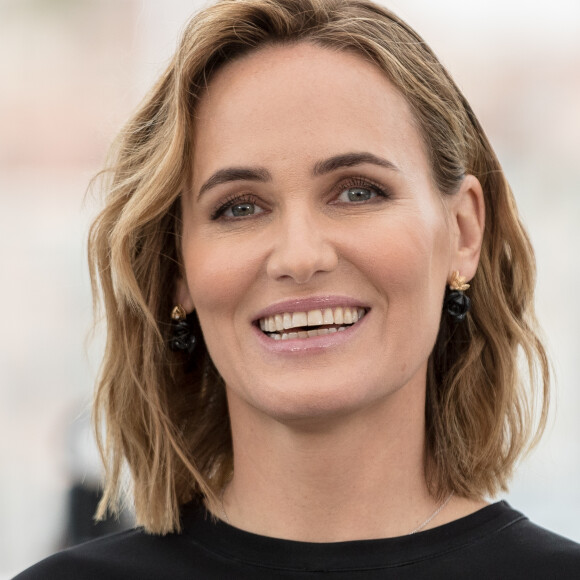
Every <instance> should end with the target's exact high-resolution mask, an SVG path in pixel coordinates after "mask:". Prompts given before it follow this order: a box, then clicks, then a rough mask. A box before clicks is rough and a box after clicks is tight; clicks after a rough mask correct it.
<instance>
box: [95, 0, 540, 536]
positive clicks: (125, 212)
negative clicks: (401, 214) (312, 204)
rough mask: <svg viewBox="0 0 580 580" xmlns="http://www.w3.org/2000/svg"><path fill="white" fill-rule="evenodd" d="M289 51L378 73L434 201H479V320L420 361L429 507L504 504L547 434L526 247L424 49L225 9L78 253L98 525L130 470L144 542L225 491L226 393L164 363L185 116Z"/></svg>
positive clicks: (203, 23)
mask: <svg viewBox="0 0 580 580" xmlns="http://www.w3.org/2000/svg"><path fill="white" fill-rule="evenodd" d="M301 41H302V42H310V43H314V44H316V45H319V46H322V47H328V48H331V49H334V50H344V51H350V52H352V53H355V54H358V55H360V56H361V57H362V58H364V59H367V60H370V61H371V62H373V63H374V64H375V65H376V66H377V67H379V68H380V69H381V70H382V71H383V72H384V73H385V75H386V76H387V77H388V78H389V79H390V81H391V82H392V83H393V84H394V85H395V86H396V87H397V88H398V90H399V91H400V92H401V94H402V95H404V97H405V98H406V100H407V101H408V103H409V104H410V106H411V108H412V111H413V113H414V116H415V118H416V121H417V124H418V126H419V128H420V130H421V133H422V136H423V139H424V141H425V144H426V149H427V151H428V152H429V155H430V161H431V166H432V172H433V177H434V179H435V182H436V183H437V186H438V188H439V189H440V191H441V192H442V195H453V193H454V192H455V191H456V189H457V187H458V185H459V183H460V182H461V180H462V179H463V177H464V176H465V175H466V174H473V175H475V176H476V177H477V178H478V179H479V181H480V182H481V185H482V187H483V191H484V195H485V204H486V224H485V235H484V239H483V247H482V253H481V261H480V264H479V269H478V271H477V273H476V275H475V278H474V279H473V281H472V287H471V290H470V291H469V292H470V295H471V299H472V304H473V307H472V310H471V312H470V314H469V316H468V319H467V322H466V323H464V324H463V325H453V324H452V323H450V322H449V320H448V318H447V317H446V316H445V315H444V316H442V320H441V328H440V332H439V336H438V338H437V342H436V345H435V348H434V350H433V353H432V355H431V358H430V361H429V369H428V376H427V404H426V420H427V432H426V449H427V453H426V456H427V458H428V460H427V465H426V469H427V471H426V473H427V476H428V484H429V486H430V489H431V492H432V493H433V495H434V496H438V497H441V495H442V494H443V493H446V492H448V491H453V492H455V493H456V494H457V495H460V496H464V497H472V498H473V497H482V496H483V495H485V494H489V495H494V494H495V493H497V491H498V490H500V489H502V490H503V489H506V485H507V481H508V480H509V477H510V475H511V472H512V470H513V467H514V464H515V462H516V460H517V458H518V457H519V456H520V455H521V453H522V452H523V451H524V450H525V449H526V448H527V446H528V444H529V443H530V440H535V439H534V437H533V436H534V434H535V436H536V438H537V437H539V434H540V433H541V431H542V429H543V427H544V424H545V420H546V414H547V402H548V386H549V370H548V361H547V357H546V353H545V350H544V348H543V346H542V343H541V342H540V340H539V339H538V336H537V334H536V331H535V318H534V309H533V291H534V284H535V265H534V256H533V252H532V248H531V246H530V242H529V240H528V237H527V236H526V233H525V231H524V229H523V227H522V225H521V223H520V221H519V218H518V214H517V210H516V206H515V203H514V199H513V196H512V193H511V190H510V187H509V185H508V183H507V181H506V179H505V177H504V174H503V172H502V169H501V166H500V164H499V162H498V160H497V158H496V156H495V154H494V152H493V150H492V148H491V146H490V144H489V142H488V140H487V138H486V136H485V134H484V132H483V130H482V128H481V126H480V125H479V122H478V121H477V119H476V117H475V115H474V113H473V111H472V110H471V108H470V106H469V104H468V103H467V101H466V100H465V98H464V97H463V95H462V94H461V92H460V91H459V89H458V88H457V86H456V85H455V84H454V82H453V81H452V79H451V77H450V76H449V74H448V73H447V71H446V70H445V69H444V68H443V66H442V65H441V64H440V63H439V61H438V60H437V58H436V57H435V56H434V54H433V53H432V52H431V50H430V49H429V47H428V46H427V45H426V44H425V42H424V41H423V40H422V39H421V37H420V36H418V35H417V33H416V32H414V31H413V30H412V29H411V28H410V27H409V26H408V25H407V24H405V23H404V22H402V21H401V20H400V19H399V18H397V17H396V16H395V15H394V14H393V13H391V12H389V11H388V10H386V9H384V8H382V7H379V6H377V5H375V4H373V3H371V2H368V1H365V0H222V1H221V2H218V3H217V4H215V5H214V6H211V7H209V8H207V9H205V10H203V11H202V12H200V13H199V14H197V15H196V16H194V17H193V19H192V20H191V21H190V22H189V24H188V26H187V28H186V30H185V32H184V34H183V38H182V39H181V43H180V45H179V47H178V49H177V51H176V53H175V55H174V57H173V60H172V61H171V63H170V65H169V66H168V68H167V70H166V71H165V72H164V74H163V75H162V76H161V78H160V79H159V81H158V82H157V84H156V85H155V86H154V88H153V90H152V91H151V92H150V93H149V95H148V96H147V98H146V99H145V100H144V102H143V103H142V105H141V106H140V108H139V109H138V111H137V112H136V114H135V115H134V117H133V118H132V119H131V120H130V121H129V122H128V123H127V125H126V126H125V128H124V129H123V130H122V132H121V133H120V135H119V136H118V138H117V140H116V142H115V145H114V147H113V148H112V152H111V156H110V159H109V163H108V166H107V168H106V169H105V170H104V171H103V172H102V174H101V178H102V181H103V187H104V189H105V191H106V194H107V197H106V205H105V208H104V209H103V211H102V212H101V213H100V215H99V216H98V217H97V218H96V220H95V222H94V223H93V225H92V227H91V230H90V236H89V261H90V269H91V277H92V282H93V291H94V294H95V297H96V298H95V300H97V294H100V296H102V302H103V304H104V309H105V315H106V322H107V343H106V352H105V356H104V361H103V365H102V371H101V375H100V377H99V381H98V388H97V393H96V402H95V415H94V416H95V424H96V426H97V432H98V435H99V443H100V446H101V449H102V453H103V456H104V458H105V464H106V470H107V471H106V487H105V492H104V497H103V500H102V502H101V504H100V506H99V510H98V514H97V516H98V517H103V516H104V514H105V513H106V511H107V509H108V508H111V509H113V510H115V509H117V507H118V496H119V486H120V482H121V480H122V472H123V466H124V465H125V464H126V465H127V466H128V468H129V472H130V476H131V480H132V484H133V490H132V491H133V498H134V507H135V511H136V516H137V521H138V523H139V524H141V525H143V526H144V527H145V529H146V530H148V531H149V532H152V533H167V532H169V531H173V530H178V529H179V509H180V506H181V505H182V504H183V503H185V502H187V501H189V500H191V499H192V498H195V497H198V498H201V497H203V498H205V500H206V501H207V502H208V503H209V505H210V506H214V507H215V505H216V501H217V500H216V494H217V493H219V490H220V489H221V487H222V486H223V485H224V484H225V482H226V481H227V480H228V478H229V477H230V476H231V470H232V444H231V433H230V425H229V418H228V411H227V403H226V398H225V389H224V384H223V381H222V379H221V378H220V376H219V373H218V372H217V371H216V369H215V368H214V366H213V364H212V361H211V359H210V357H209V355H208V353H207V350H206V349H205V346H204V344H203V340H202V339H201V335H200V333H199V329H198V340H199V342H201V344H199V345H198V347H197V350H196V351H195V353H194V355H193V357H192V359H191V360H189V361H186V360H184V359H183V356H182V355H179V354H175V353H173V352H171V351H170V350H168V348H167V343H168V336H169V324H168V323H169V317H170V312H171V308H172V306H173V298H174V296H175V289H176V280H177V279H178V277H179V276H180V275H181V271H182V270H181V256H180V232H181V220H180V194H181V191H182V187H183V185H184V184H185V183H188V181H189V180H190V178H191V175H190V173H189V172H190V169H189V168H190V161H191V156H192V151H193V148H194V143H192V135H193V133H194V131H193V125H194V123H195V115H194V111H195V107H196V104H197V102H198V100H199V99H200V97H201V96H202V95H203V93H204V89H205V87H206V86H207V83H208V82H209V81H210V80H211V78H212V75H213V74H214V73H215V71H216V70H217V69H218V68H219V67H220V66H222V65H223V64H224V63H227V62H230V61H231V60H232V59H235V58H239V57H240V56H242V55H244V54H247V53H248V52H251V51H255V50H256V49H258V48H262V47H265V46H268V45H272V44H276V43H291V42H301ZM520 355H523V357H524V359H525V360H526V361H527V364H528V369H529V382H528V381H526V377H525V375H526V374H527V373H523V375H522V372H521V369H520V368H519V358H520ZM528 387H529V390H528ZM536 399H537V402H538V407H539V409H540V413H539V415H538V416H539V420H538V421H536V422H534V414H533V411H534V401H535V400H536ZM103 420H104V421H103ZM103 422H104V424H105V427H106V430H105V435H104V436H101V431H100V429H99V427H100V426H101V423H103Z"/></svg>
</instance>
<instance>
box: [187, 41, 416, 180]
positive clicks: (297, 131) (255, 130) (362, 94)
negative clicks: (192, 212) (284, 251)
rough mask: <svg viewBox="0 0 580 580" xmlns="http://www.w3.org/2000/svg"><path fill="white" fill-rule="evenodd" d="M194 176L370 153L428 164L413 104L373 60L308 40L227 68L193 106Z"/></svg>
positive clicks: (272, 48) (400, 161)
mask: <svg viewBox="0 0 580 580" xmlns="http://www.w3.org/2000/svg"><path fill="white" fill-rule="evenodd" d="M194 140H195V153H194V160H193V162H194V176H195V175H196V173H197V174H198V175H199V173H200V171H201V172H202V173H205V172H206V170H207V171H211V170H212V169H215V168H217V167H219V166H220V165H221V164H222V163H226V162H227V163H229V164H231V163H238V164H246V163H248V162H255V163H259V164H260V165H263V164H264V163H265V162H267V161H268V159H272V160H273V161H274V162H277V161H280V160H281V159H285V158H287V157H291V158H292V159H294V160H297V158H300V159H304V160H306V159H307V158H320V157H324V156H327V155H334V154H337V153H341V152H345V151H354V150H364V151H367V150H368V151H373V152H374V153H376V154H378V155H388V157H389V159H390V160H391V161H393V163H395V164H397V165H399V166H404V165H405V164H408V163H412V162H413V160H414V161H417V162H420V163H421V165H423V164H424V162H425V155H424V152H423V142H422V139H421V137H420V134H419V131H418V129H417V127H416V123H415V120H414V117H413V115H412V113H411V110H410V107H409V105H408V104H407V102H406V100H405V99H404V97H403V96H402V95H401V93H400V92H399V91H398V90H397V89H396V88H395V86H394V85H393V84H392V83H391V82H390V81H389V80H388V78H387V77H386V75H385V73H384V72H383V71H381V70H380V69H379V68H378V67H377V66H376V65H375V64H373V63H370V62H368V61H366V60H364V59H363V58H362V57H361V56H359V55H356V54H353V53H352V52H346V51H338V50H332V49H328V48H324V47H320V46H317V45H314V44H311V43H306V42H304V43H295V44H290V45H276V46H270V47H266V48H263V49H260V50H259V51H255V52H252V53H250V54H249V55H246V56H244V57H242V58H240V59H238V60H235V61H233V62H231V63H228V64H227V65H225V66H224V67H222V68H221V69H220V70H219V71H218V72H217V73H216V74H215V76H214V77H213V78H212V80H211V81H210V83H209V85H208V88H207V91H206V93H205V94H204V95H203V96H202V98H201V99H200V102H199V106H198V108H197V111H196V123H195V136H194Z"/></svg>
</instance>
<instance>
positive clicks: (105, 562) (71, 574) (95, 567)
mask: <svg viewBox="0 0 580 580" xmlns="http://www.w3.org/2000/svg"><path fill="white" fill-rule="evenodd" d="M179 541H180V537H179V536H178V535H174V534H171V535H168V536H154V535H150V534H147V533H145V532H144V531H143V530H142V529H141V528H136V529H133V530H128V531H125V532H119V533H116V534H111V535H108V536H103V537H102V538H98V539H96V540H92V541H90V542H86V543H84V544H80V545H78V546H74V547H73V548H69V549H67V550H63V551H62V552H58V553H56V554H54V555H52V556H50V557H48V558H46V559H45V560H42V561H40V562H38V563H37V564H35V565H34V566H32V567H30V568H28V569H27V570H24V571H23V572H21V573H20V574H19V575H18V576H16V577H15V578H14V580H41V579H42V580H53V579H54V580H56V579H58V580H69V579H70V580H73V579H74V580H78V579H79V578H82V579H83V580H93V579H94V580H97V579H99V580H102V579H103V578H107V579H108V580H125V579H129V578H131V579H133V578H140V579H142V580H148V579H150V578H151V579H153V578H159V577H160V575H159V570H160V569H161V570H164V571H165V572H166V571H167V570H166V562H167V561H170V560H171V559H170V557H169V555H168V552H171V551H172V549H174V544H175V543H176V542H179Z"/></svg>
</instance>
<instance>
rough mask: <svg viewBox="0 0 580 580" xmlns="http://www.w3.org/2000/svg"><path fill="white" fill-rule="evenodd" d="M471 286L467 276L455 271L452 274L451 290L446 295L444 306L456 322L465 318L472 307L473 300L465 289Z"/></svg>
mask: <svg viewBox="0 0 580 580" xmlns="http://www.w3.org/2000/svg"><path fill="white" fill-rule="evenodd" d="M468 288H469V284H466V283H465V278H464V277H463V276H460V275H459V272H457V271H455V272H453V274H451V280H450V281H449V292H447V295H446V296H445V302H444V304H443V305H444V308H445V309H446V310H447V313H448V314H449V316H451V318H453V320H454V321H455V322H461V321H462V320H465V317H466V316H467V313H468V312H469V309H470V307H471V300H470V299H469V296H466V295H465V294H464V292H465V290H467V289H468Z"/></svg>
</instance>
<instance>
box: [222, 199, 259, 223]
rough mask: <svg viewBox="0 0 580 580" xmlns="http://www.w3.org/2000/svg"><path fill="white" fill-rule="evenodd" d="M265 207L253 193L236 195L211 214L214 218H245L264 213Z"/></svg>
mask: <svg viewBox="0 0 580 580" xmlns="http://www.w3.org/2000/svg"><path fill="white" fill-rule="evenodd" d="M263 212H264V209H263V208H262V207H260V206H259V205H258V203H257V200H256V199H255V197H254V196H252V195H241V196H238V195H236V196H234V197H233V198H232V199H227V200H226V201H225V202H224V203H222V204H220V205H219V206H218V207H217V208H216V209H215V210H214V211H213V212H212V215H211V219H212V220H216V219H219V218H225V219H226V220H235V219H243V218H246V217H251V216H253V215H256V214H260V213H263Z"/></svg>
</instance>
